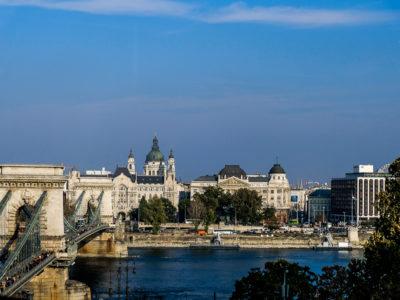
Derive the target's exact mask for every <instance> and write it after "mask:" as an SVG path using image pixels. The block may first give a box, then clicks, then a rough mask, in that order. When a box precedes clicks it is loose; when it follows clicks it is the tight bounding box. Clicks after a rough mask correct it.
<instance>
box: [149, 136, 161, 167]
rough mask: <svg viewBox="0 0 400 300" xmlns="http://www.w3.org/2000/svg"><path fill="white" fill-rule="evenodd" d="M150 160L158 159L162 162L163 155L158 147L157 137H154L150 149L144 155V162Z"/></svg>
mask: <svg viewBox="0 0 400 300" xmlns="http://www.w3.org/2000/svg"><path fill="white" fill-rule="evenodd" d="M150 161H160V162H164V155H163V154H162V153H161V152H160V148H159V147H158V139H157V137H154V139H153V147H151V151H150V152H149V154H147V155H146V163H148V162H150Z"/></svg>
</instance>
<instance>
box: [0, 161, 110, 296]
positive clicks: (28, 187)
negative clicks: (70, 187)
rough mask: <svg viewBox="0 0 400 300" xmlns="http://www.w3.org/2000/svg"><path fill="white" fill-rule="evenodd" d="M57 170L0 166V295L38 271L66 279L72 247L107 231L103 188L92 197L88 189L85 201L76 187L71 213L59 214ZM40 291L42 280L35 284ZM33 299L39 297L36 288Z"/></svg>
mask: <svg viewBox="0 0 400 300" xmlns="http://www.w3.org/2000/svg"><path fill="white" fill-rule="evenodd" d="M63 171H64V167H63V166H62V165H60V166H58V165H0V296H12V295H14V294H15V293H17V292H18V291H20V290H21V289H22V288H24V287H26V285H27V284H28V285H30V284H33V283H32V282H33V281H34V279H35V277H37V276H38V275H39V274H41V275H40V276H42V277H43V278H44V277H46V276H45V275H43V273H45V272H46V270H50V271H49V272H53V273H54V272H58V273H60V274H63V276H64V277H66V278H65V280H68V278H67V277H68V272H67V268H68V266H70V265H71V264H72V263H73V261H74V259H75V257H76V256H77V252H78V249H79V248H81V247H82V246H84V245H85V244H87V243H88V242H90V241H91V240H93V239H94V238H96V237H98V236H99V235H101V234H102V233H104V232H106V231H110V230H112V227H113V225H112V224H110V222H109V221H110V218H109V214H110V212H109V211H108V210H109V209H103V211H104V210H105V212H104V213H103V212H102V208H104V207H106V208H109V207H110V204H109V203H108V204H107V203H106V204H105V203H104V202H105V199H104V191H101V190H98V191H95V192H96V193H97V197H94V194H96V193H94V191H93V190H91V191H90V193H91V195H90V197H89V199H88V197H85V194H87V192H86V191H85V190H83V191H81V192H80V195H79V197H78V198H77V199H76V200H75V201H73V202H74V203H73V204H74V209H73V211H72V213H70V215H65V214H64V205H65V202H66V201H65V188H66V183H67V177H66V176H64V174H63ZM106 201H108V199H107V200H106ZM84 206H86V208H87V209H84ZM83 212H85V213H83ZM103 215H104V216H105V217H104V218H102V216H103ZM104 219H106V220H107V222H104ZM52 268H53V271H51V269H52ZM60 270H61V271H60ZM53 273H52V274H53ZM52 276H53V275H51V276H47V277H48V278H50V280H51V277H52ZM47 280H48V279H47ZM31 281H32V282H31ZM49 286H50V288H51V287H52V285H51V283H50V284H49ZM53 286H56V284H55V283H54V284H53ZM33 289H35V288H33ZM41 289H44V286H43V279H41V280H40V288H39V289H38V288H36V290H41ZM53 293H54V291H53ZM57 293H58V294H59V293H61V292H60V291H58V292H57ZM89 293H90V291H89ZM86 296H87V295H86ZM35 298H40V297H37V296H36V292H35ZM55 298H57V297H55ZM59 298H63V297H62V296H60V297H59Z"/></svg>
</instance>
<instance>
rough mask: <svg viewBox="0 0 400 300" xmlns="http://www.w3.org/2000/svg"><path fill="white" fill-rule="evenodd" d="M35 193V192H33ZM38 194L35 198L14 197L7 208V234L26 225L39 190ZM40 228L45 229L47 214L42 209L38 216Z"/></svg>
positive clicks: (11, 233)
mask: <svg viewBox="0 0 400 300" xmlns="http://www.w3.org/2000/svg"><path fill="white" fill-rule="evenodd" d="M35 194H36V193H35ZM37 194H38V196H37V198H36V199H35V200H33V197H32V199H29V200H27V199H25V198H22V197H20V198H19V199H18V198H16V197H15V198H14V203H13V204H14V205H13V206H12V208H11V209H9V210H8V217H7V224H8V234H9V235H13V234H14V233H15V231H16V230H17V229H19V228H20V226H24V227H25V226H26V225H27V224H28V222H29V220H30V216H29V213H32V212H33V210H34V206H35V201H36V200H37V199H39V197H40V194H41V191H40V192H39V193H37ZM39 223H40V228H41V229H45V227H46V224H47V216H46V213H45V211H44V210H42V211H41V212H40V217H39Z"/></svg>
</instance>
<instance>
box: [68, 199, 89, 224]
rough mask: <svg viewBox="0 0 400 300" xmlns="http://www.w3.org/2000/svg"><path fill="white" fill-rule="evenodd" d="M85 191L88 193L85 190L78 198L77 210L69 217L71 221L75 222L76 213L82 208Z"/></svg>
mask: <svg viewBox="0 0 400 300" xmlns="http://www.w3.org/2000/svg"><path fill="white" fill-rule="evenodd" d="M85 193H86V191H83V192H82V193H81V195H80V196H79V198H78V200H76V207H75V211H74V213H73V214H72V216H71V217H69V219H68V221H69V223H75V217H76V214H77V213H78V212H79V209H80V208H81V205H82V202H83V201H82V200H83V196H85Z"/></svg>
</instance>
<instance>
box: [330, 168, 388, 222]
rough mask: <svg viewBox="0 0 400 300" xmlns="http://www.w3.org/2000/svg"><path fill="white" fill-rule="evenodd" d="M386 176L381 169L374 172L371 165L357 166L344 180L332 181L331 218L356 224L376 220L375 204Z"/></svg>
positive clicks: (335, 179)
mask: <svg viewBox="0 0 400 300" xmlns="http://www.w3.org/2000/svg"><path fill="white" fill-rule="evenodd" d="M388 176H389V174H388V173H387V171H386V170H384V169H382V168H381V169H379V170H378V171H376V172H375V171H374V166H373V165H357V166H354V168H353V172H352V173H346V176H345V177H344V178H334V179H332V181H331V186H332V202H331V205H332V217H333V218H334V219H335V220H343V218H344V216H345V218H346V220H347V222H351V223H352V222H354V223H356V224H360V222H361V221H364V220H368V221H369V220H370V219H375V218H378V217H379V213H378V211H377V209H376V207H375V203H376V200H377V195H378V194H379V193H380V192H381V191H383V190H385V180H386V178H387V177H388Z"/></svg>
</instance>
